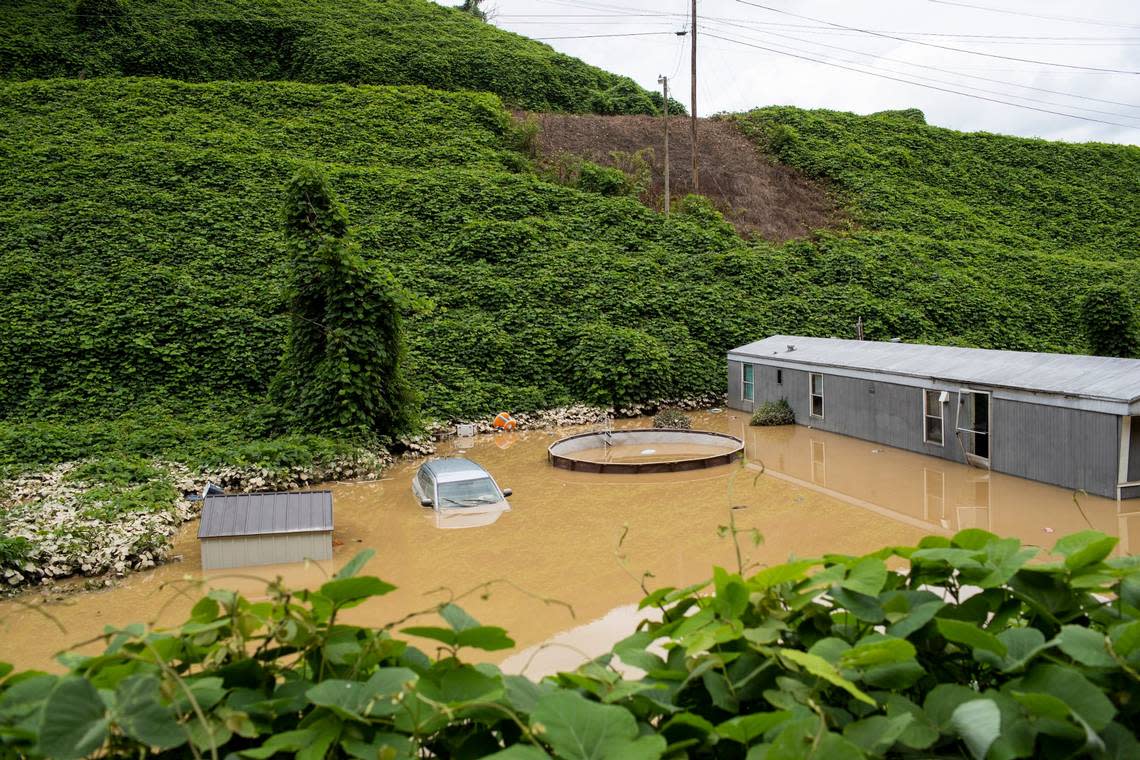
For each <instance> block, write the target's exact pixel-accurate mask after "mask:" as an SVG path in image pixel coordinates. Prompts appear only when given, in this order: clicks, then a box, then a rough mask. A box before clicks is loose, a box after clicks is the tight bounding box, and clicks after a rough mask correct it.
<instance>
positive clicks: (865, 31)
mask: <svg viewBox="0 0 1140 760" xmlns="http://www.w3.org/2000/svg"><path fill="white" fill-rule="evenodd" d="M736 2H738V3H740V4H742V5H749V6H752V7H753V8H760V9H761V10H765V11H769V12H771V13H779V14H781V15H784V16H792V17H794V18H801V19H805V20H807V21H815V22H817V23H821V24H827V25H828V26H834V27H836V28H838V29H848V30H850V31H854V32H860V33H862V34H869V35H872V36H875V37H883V38H884V39H890V40H896V41H898V42H907V43H910V44H912V45H924V46H926V47H933V48H939V49H940V50H950V51H952V52H955V53H963V54H966V55H977V56H983V57H986V58H999V59H1002V60H1006V61H1018V62H1020V63H1032V64H1036V65H1038V66H1054V67H1057V68H1064V69H1077V70H1083V71H1102V72H1107V73H1111V74H1140V71H1136V70H1131V69H1113V68H1107V67H1101V66H1081V65H1078V64H1074V63H1059V62H1056V61H1041V60H1037V59H1034V58H1018V57H1017V56H1010V55H1002V54H1000V53H986V52H983V51H981V50H970V49H968V48H957V47H952V46H950V45H940V44H938V43H936V42H927V41H925V40H916V39H913V38H910V37H902V36H899V35H894V34H887V33H885V32H876V31H874V30H871V29H861V28H859V27H855V26H847V25H846V24H839V23H836V22H834V21H827V20H826V19H820V18H815V17H814V16H805V15H803V14H800V13H792V12H791V11H786V10H783V9H781V8H773V7H772V6H770V5H762V4H760V3H754V2H751V0H736Z"/></svg>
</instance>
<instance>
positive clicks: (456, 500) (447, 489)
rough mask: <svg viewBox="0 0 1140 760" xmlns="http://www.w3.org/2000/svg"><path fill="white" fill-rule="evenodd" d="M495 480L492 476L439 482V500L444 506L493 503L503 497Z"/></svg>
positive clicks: (469, 505)
mask: <svg viewBox="0 0 1140 760" xmlns="http://www.w3.org/2000/svg"><path fill="white" fill-rule="evenodd" d="M502 498H503V496H502V494H501V493H499V489H498V487H497V486H496V485H495V481H493V480H491V479H490V478H475V479H473V480H456V481H452V482H450V483H440V484H439V500H440V502H441V504H442V506H452V507H456V506H458V507H475V506H479V505H480V504H492V503H494V502H496V501H499V500H500V499H502Z"/></svg>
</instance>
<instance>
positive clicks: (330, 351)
mask: <svg viewBox="0 0 1140 760" xmlns="http://www.w3.org/2000/svg"><path fill="white" fill-rule="evenodd" d="M284 235H285V243H286V248H287V255H288V260H289V266H290V276H289V315H290V319H291V323H290V329H289V336H288V339H287V343H286V347H285V354H284V358H283V359H282V363H281V367H280V370H279V371H278V374H277V376H276V377H275V378H274V381H273V384H272V388H271V395H272V397H273V400H274V401H275V402H276V403H278V404H279V405H281V406H282V407H283V408H284V409H285V411H286V412H287V416H288V417H289V418H291V419H294V420H296V424H297V426H298V427H299V428H300V429H301V430H303V431H304V432H322V433H337V434H341V435H346V436H349V437H351V438H355V439H365V440H374V439H376V438H383V437H392V436H396V435H399V434H401V433H405V432H408V431H409V430H410V429H411V428H412V427H413V425H414V420H415V416H416V406H417V404H416V398H415V394H414V393H413V392H412V390H411V388H410V386H409V385H408V383H407V381H406V380H405V377H404V373H403V364H404V358H405V353H406V349H405V346H404V335H403V317H402V312H403V311H404V310H405V309H407V308H408V306H409V301H408V298H407V296H406V294H405V292H404V291H403V289H402V288H401V287H400V286H399V285H398V283H397V282H396V280H395V278H394V277H393V276H392V274H391V273H390V272H388V271H387V270H385V269H383V268H382V267H380V266H377V265H375V264H373V263H370V262H368V261H366V260H365V259H364V257H363V256H361V254H360V251H359V249H358V247H357V246H356V244H355V243H354V242H353V241H352V240H351V237H350V235H349V230H348V215H347V214H346V212H345V210H344V208H343V207H342V206H341V205H340V203H338V202H337V200H336V198H335V196H334V194H333V192H332V190H331V189H330V187H329V185H328V182H327V181H326V179H325V177H324V175H323V174H322V173H321V171H320V170H319V169H317V168H315V167H312V166H304V167H302V168H301V169H300V170H299V171H298V172H297V173H296V174H295V175H294V177H293V178H292V180H290V182H289V184H288V186H287V188H286V191H285V206H284Z"/></svg>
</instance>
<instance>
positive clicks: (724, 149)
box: [519, 114, 844, 242]
mask: <svg viewBox="0 0 1140 760" xmlns="http://www.w3.org/2000/svg"><path fill="white" fill-rule="evenodd" d="M519 116H520V117H524V118H526V117H528V116H532V117H533V118H534V119H535V120H536V121H537V122H538V125H539V130H540V131H539V134H538V145H537V148H538V152H539V155H540V156H542V157H543V158H544V159H547V160H555V159H557V157H558V156H559V155H561V154H566V153H569V154H571V155H574V156H577V157H580V158H584V159H586V160H588V161H592V162H594V163H596V164H601V165H603V166H614V165H616V161H615V159H614V155H613V154H614V153H615V152H618V153H621V154H627V155H630V154H634V153H636V152H638V151H641V150H644V149H645V148H649V149H651V150H650V151H646V153H645V154H644V155H645V158H646V160H647V161H648V163H649V165H650V168H651V170H652V180H651V183H650V186H649V189H648V191H647V192H646V193H645V194H643V195H642V200H643V201H645V202H646V203H647V204H648V205H650V206H653V207H655V208H661V207H662V203H663V197H664V193H665V180H664V176H665V173H664V172H665V140H664V126H665V125H664V122H663V120H662V119H661V118H659V117H654V116H593V115H574V114H533V115H528V114H519ZM697 144H698V145H699V148H700V151H699V159H700V167H699V170H698V171H699V178H700V191H701V194H702V195H704V196H706V197H707V198H709V199H710V200H712V202H713V203H714V204H715V205H716V206H717V208H719V209H720V210H721V211H722V212H723V213H724V215H725V217H726V218H727V219H728V220H729V221H730V222H732V224H733V225H734V226H735V227H736V229H737V231H738V232H740V234H741V235H744V236H745V237H758V238H763V239H765V240H769V241H772V242H783V241H785V240H791V239H793V238H799V237H805V236H807V235H809V234H810V233H811V232H812V231H813V230H817V229H822V228H828V227H835V226H837V225H839V224H840V223H842V222H843V221H844V215H843V214H842V212H841V210H840V209H839V207H838V205H837V204H836V202H835V201H834V199H833V198H832V197H831V196H830V195H829V194H828V192H827V190H826V188H825V187H824V186H823V185H822V184H821V183H819V182H816V181H814V180H812V179H809V178H808V177H805V176H804V175H803V174H802V173H800V172H799V171H797V170H796V169H793V168H791V167H790V166H784V165H783V164H780V163H778V162H777V161H776V160H775V159H773V158H770V157H768V156H765V155H764V154H762V153H761V152H760V151H759V149H758V148H757V147H756V146H755V145H754V144H753V143H752V142H751V141H749V140H748V139H747V138H745V137H744V135H742V134H740V132H739V131H738V130H737V129H736V128H735V127H734V126H733V125H732V124H731V123H730V122H728V121H723V120H718V119H700V120H699V121H698V126H697ZM691 145H692V143H691V141H690V140H689V119H688V117H685V116H679V117H676V118H670V120H669V154H670V164H671V167H670V190H671V195H672V197H673V199H674V200H676V199H677V198H680V197H682V196H684V195H685V194H687V193H690V192H692V189H693V180H692V171H691V156H692V149H691Z"/></svg>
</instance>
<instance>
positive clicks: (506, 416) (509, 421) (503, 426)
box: [491, 412, 519, 430]
mask: <svg viewBox="0 0 1140 760" xmlns="http://www.w3.org/2000/svg"><path fill="white" fill-rule="evenodd" d="M491 424H492V425H493V426H494V427H495V429H496V430H514V429H515V428H517V427H518V426H519V423H517V422H515V418H514V417H512V416H511V415H510V413H509V412H499V413H498V414H496V415H495V421H494V422H492V423H491Z"/></svg>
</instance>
